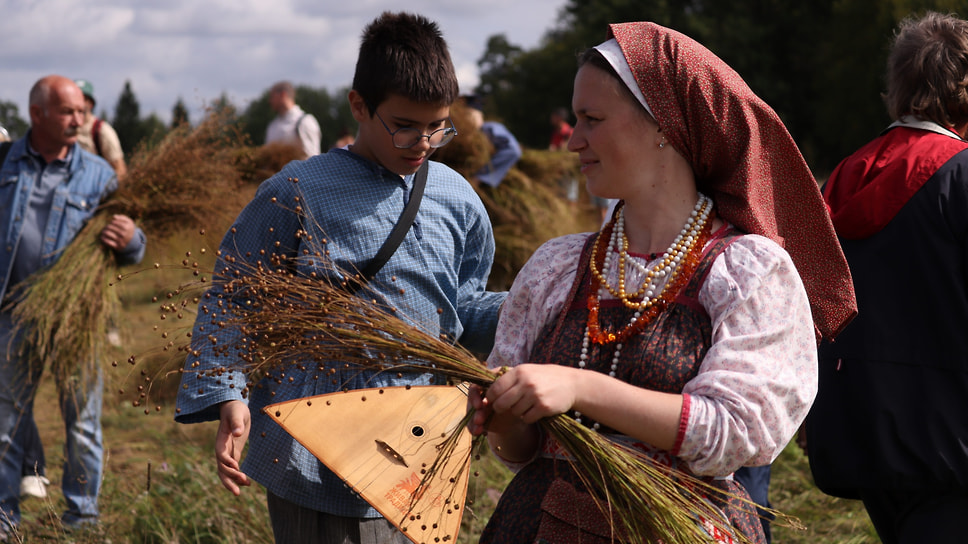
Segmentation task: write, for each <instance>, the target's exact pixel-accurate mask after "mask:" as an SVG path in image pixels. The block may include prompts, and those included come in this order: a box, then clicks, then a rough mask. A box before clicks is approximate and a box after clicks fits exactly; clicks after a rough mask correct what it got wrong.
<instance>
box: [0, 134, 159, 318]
mask: <svg viewBox="0 0 968 544" xmlns="http://www.w3.org/2000/svg"><path fill="white" fill-rule="evenodd" d="M28 137H29V133H28V136H26V137H24V138H21V139H20V140H17V141H16V142H13V145H12V146H11V147H10V149H9V151H8V153H7V158H6V160H5V161H4V163H3V165H0V243H2V245H0V273H2V274H3V275H2V276H0V300H3V298H4V297H5V296H6V294H7V289H8V288H9V287H10V285H9V282H10V274H11V271H12V270H13V259H14V257H15V256H16V254H17V246H18V244H19V243H20V238H21V234H22V231H23V226H24V223H23V218H24V215H25V211H26V207H27V205H28V203H29V199H30V192H31V190H32V188H33V184H34V178H35V176H36V174H37V168H38V165H37V163H36V161H35V160H34V159H33V158H32V157H30V156H29V155H28V153H27V138H28ZM71 156H72V158H71V162H70V167H69V170H70V178H69V180H68V181H67V183H65V184H63V185H61V186H60V187H58V188H57V189H56V191H55V194H54V202H53V204H52V206H51V210H50V216H49V217H48V220H47V230H46V231H45V232H44V238H43V239H44V247H43V248H42V251H41V254H42V255H44V258H43V266H44V267H47V266H50V265H51V264H52V263H54V262H55V261H56V260H57V258H58V257H59V256H60V254H61V250H63V249H64V248H65V247H66V246H67V245H68V244H70V243H71V241H72V240H74V237H75V236H77V233H78V232H80V230H81V229H82V228H83V227H84V225H85V224H86V223H87V221H88V220H89V219H90V218H91V217H92V216H93V215H94V212H95V211H96V210H97V207H98V205H99V204H100V203H101V201H102V200H104V199H105V198H107V196H108V195H110V194H111V193H112V192H114V191H115V190H116V189H117V188H118V179H117V177H115V175H114V170H113V169H112V168H111V166H110V165H109V164H108V163H107V162H105V161H104V160H102V159H101V158H100V157H98V156H96V155H93V154H91V153H88V152H87V151H84V150H82V149H81V147H80V145H78V144H74V150H73V153H72V155H71ZM144 252H145V235H144V232H142V231H141V229H138V230H137V232H136V233H135V236H134V238H133V239H132V241H131V243H130V244H128V247H127V248H125V250H123V251H121V252H116V255H117V257H118V262H119V263H121V264H134V263H137V262H140V261H141V259H142V257H144Z"/></svg>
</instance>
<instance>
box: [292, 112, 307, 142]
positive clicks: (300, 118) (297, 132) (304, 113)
mask: <svg viewBox="0 0 968 544" xmlns="http://www.w3.org/2000/svg"><path fill="white" fill-rule="evenodd" d="M307 115H309V113H306V112H303V114H302V115H300V116H299V120H298V121H296V128H295V129H294V130H295V131H296V137H297V138H298V137H299V125H301V124H302V122H303V119H305V118H306V116H307Z"/></svg>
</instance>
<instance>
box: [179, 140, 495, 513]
mask: <svg viewBox="0 0 968 544" xmlns="http://www.w3.org/2000/svg"><path fill="white" fill-rule="evenodd" d="M413 178H414V176H412V175H411V176H407V177H405V178H404V177H401V176H398V175H396V174H393V173H392V172H390V171H388V170H386V169H384V168H383V167H381V166H379V165H377V164H375V163H373V162H370V161H368V160H366V159H364V158H362V157H360V156H358V155H356V154H354V153H352V152H350V151H347V150H343V149H334V150H330V151H329V152H327V153H324V154H322V155H316V156H314V157H311V158H309V159H307V160H305V161H294V162H292V163H289V165H287V166H286V167H285V168H283V170H282V171H281V172H279V173H278V174H276V175H275V176H273V177H271V178H269V179H268V180H266V181H265V182H264V183H263V184H262V185H261V186H260V187H259V190H258V192H257V193H256V196H255V198H254V199H253V200H252V202H250V203H249V204H248V205H247V206H246V208H245V209H244V210H243V211H242V213H241V214H240V215H239V217H238V218H237V219H236V221H235V224H234V225H233V227H232V229H230V230H229V232H228V233H227V234H226V236H225V238H224V239H223V241H222V244H221V248H220V249H221V251H222V254H221V255H222V258H221V259H220V261H219V263H218V264H217V265H216V266H217V267H218V268H217V270H221V267H222V266H225V264H226V261H225V260H224V259H225V257H226V256H234V257H235V258H237V259H239V260H247V261H248V262H254V261H257V260H260V259H261V260H263V261H265V260H268V256H267V255H266V254H267V253H279V254H284V255H286V256H289V257H295V256H297V255H302V254H303V250H310V251H312V250H314V249H317V246H318V244H319V241H322V240H325V249H326V250H328V254H329V258H330V259H331V260H332V262H333V264H334V265H336V266H337V267H338V268H339V269H341V270H357V269H360V268H362V267H363V266H365V263H366V262H368V261H369V260H370V259H372V258H373V256H374V255H376V253H377V251H378V250H379V248H380V246H381V245H382V244H383V242H384V241H385V240H386V238H387V236H388V235H389V233H390V231H391V230H392V228H393V226H394V225H395V224H396V222H397V220H398V219H399V217H400V213H401V212H402V210H403V207H404V205H405V202H406V201H407V199H408V198H409V195H410V190H411V188H412V183H413ZM293 180H298V182H294V181H293ZM297 197H299V201H300V202H299V204H300V205H301V206H302V209H303V210H305V212H304V214H306V215H308V216H310V217H309V219H308V220H306V221H302V222H301V221H300V217H299V215H298V214H297V213H295V212H293V211H292V209H293V208H294V207H295V203H296V198H297ZM303 228H305V229H306V230H307V231H309V232H308V234H309V237H307V236H305V235H302V236H299V235H297V233H298V232H299V230H300V229H303ZM310 237H311V238H312V239H313V240H315V241H316V242H308V241H307V240H309V239H310ZM493 256H494V237H493V233H492V230H491V225H490V221H489V219H488V216H487V212H486V210H485V209H484V206H483V204H482V203H481V201H480V199H479V198H478V197H477V195H476V193H475V192H474V190H473V189H472V188H471V186H470V185H469V184H468V183H467V181H466V180H465V179H464V178H463V177H461V176H460V174H458V173H457V172H455V171H453V170H451V169H450V168H448V167H447V166H445V165H443V164H440V163H436V162H431V163H430V165H429V172H428V178H427V186H426V189H425V193H424V196H423V200H422V202H421V204H420V209H419V212H418V214H417V219H416V220H415V222H414V225H413V227H412V228H411V229H410V231H409V232H408V233H407V236H406V237H405V238H404V240H403V242H402V243H401V244H400V247H399V248H398V249H397V251H396V253H394V254H393V256H392V257H391V258H390V260H389V261H388V262H387V264H386V265H385V266H384V267H383V268H382V269H381V270H380V272H378V273H377V275H376V276H375V277H374V278H373V281H372V282H371V285H372V286H373V287H375V288H377V289H378V290H379V293H380V294H381V295H382V297H383V300H382V301H381V302H383V303H385V304H387V305H388V306H390V307H393V308H398V309H399V310H400V311H399V314H400V315H402V316H404V317H405V318H408V319H409V320H410V321H411V322H413V323H415V324H419V325H420V326H422V327H424V328H425V329H427V330H429V331H430V332H433V333H435V334H436V333H443V334H446V335H447V336H448V337H449V338H455V339H460V341H461V343H462V344H463V345H465V346H467V347H468V348H471V349H475V350H478V351H481V352H487V351H489V350H490V347H491V345H492V343H493V339H494V331H495V328H496V326H497V310H498V307H499V306H500V304H501V302H503V300H504V298H505V295H506V293H488V292H486V291H485V286H486V283H487V277H488V274H489V273H490V268H491V263H492V260H493ZM310 271H311V265H309V264H308V263H306V262H305V261H300V264H299V272H301V273H308V272H310ZM381 286H392V288H386V287H382V288H381ZM212 289H213V292H214V293H216V294H217V293H219V292H220V285H219V284H218V282H215V283H214V284H213V287H212ZM209 300H214V299H209ZM204 306H205V304H204V302H203V303H202V304H200V305H199V314H198V317H197V318H196V322H195V329H194V331H193V346H192V347H193V350H198V353H199V355H198V356H197V357H195V356H191V357H189V358H188V359H187V360H186V370H188V372H186V373H185V374H183V377H182V383H183V385H184V387H181V388H179V394H178V401H177V406H178V410H177V412H176V416H175V419H176V421H179V422H182V423H193V422H199V421H208V420H215V419H218V417H219V413H218V404H219V403H222V402H224V401H228V400H247V402H248V403H249V408H250V411H251V416H252V427H251V431H250V434H249V449H248V453H247V455H246V458H245V460H244V462H243V465H242V469H243V471H244V472H246V474H248V475H249V476H250V477H252V478H253V479H254V480H256V481H257V482H259V483H261V484H262V485H264V486H265V487H266V488H267V489H268V490H269V491H270V492H271V493H273V494H275V495H278V496H279V497H282V498H284V499H286V500H288V501H290V502H293V503H295V504H298V505H300V506H303V507H306V508H311V509H314V510H317V511H323V512H328V513H331V514H336V515H340V516H347V517H378V516H379V513H377V511H376V510H375V509H373V508H372V507H370V506H369V505H368V504H367V503H366V502H365V501H363V500H362V499H360V498H359V497H357V496H356V495H355V494H353V493H352V492H351V491H349V490H348V488H347V487H346V486H345V485H344V484H343V483H342V482H341V481H340V480H339V478H337V477H336V476H335V475H334V474H333V473H331V472H330V471H329V470H328V469H327V468H326V467H325V466H324V465H323V464H322V463H320V462H319V461H318V460H317V459H316V458H315V457H314V456H313V455H312V454H311V453H309V452H308V451H307V450H306V449H305V448H303V447H302V446H301V445H300V444H298V443H297V442H296V441H295V440H294V439H293V438H292V437H291V436H289V435H288V434H287V433H286V432H285V431H283V430H282V428H281V427H279V426H278V425H277V424H276V423H275V422H273V421H272V420H271V419H270V418H269V417H268V416H266V415H264V414H262V412H261V409H262V408H263V407H264V406H266V405H268V404H273V403H277V402H282V401H285V400H290V399H295V398H303V397H308V396H313V395H320V394H324V393H331V392H334V391H337V390H340V389H343V388H344V387H348V388H350V389H355V388H361V387H386V386H395V385H406V384H429V383H430V377H429V376H428V375H421V376H416V377H415V376H406V377H398V376H397V375H396V374H394V373H381V374H378V375H375V376H374V375H372V374H370V373H364V374H360V373H359V372H358V371H348V372H347V371H340V369H339V365H338V362H333V363H332V364H331V365H327V366H331V367H332V368H334V369H335V370H336V372H335V374H332V375H331V374H328V373H326V374H325V378H323V377H320V378H319V379H314V375H318V374H323V373H321V372H314V370H313V369H314V368H315V366H316V364H314V365H307V366H309V367H310V369H309V370H306V371H300V370H298V369H296V368H292V369H289V370H287V372H286V376H287V379H286V380H285V382H284V383H282V384H279V383H277V382H276V381H275V380H274V379H268V378H267V379H263V380H262V381H261V382H258V383H256V384H255V386H254V387H252V388H251V389H250V390H249V391H250V393H249V397H248V399H243V398H242V389H244V388H245V385H246V384H245V379H244V377H243V376H242V375H241V373H239V372H234V373H220V375H219V376H218V377H217V378H211V377H207V376H203V377H201V378H199V377H198V376H199V375H201V374H200V373H202V374H204V373H205V372H206V370H211V369H213V368H219V367H229V368H231V367H232V366H233V365H240V364H241V363H240V362H239V361H236V360H233V359H231V357H230V358H229V360H227V359H226V355H220V354H224V353H227V352H225V351H221V352H218V351H217V349H219V348H216V347H215V345H214V344H213V343H212V342H210V341H209V340H208V336H209V335H210V334H216V335H217V338H218V344H217V345H218V346H222V347H224V346H226V345H234V342H236V341H237V340H238V336H237V335H238V333H237V331H230V330H225V329H219V330H218V332H214V331H215V330H216V329H215V328H214V327H212V325H211V323H212V317H211V316H209V315H208V314H206V313H205V311H206V308H205V307H204ZM210 310H211V308H210ZM206 327H207V328H206ZM235 368H240V367H239V366H236V367H235ZM290 379H291V381H290ZM323 432H325V430H323ZM335 438H337V437H334V439H335Z"/></svg>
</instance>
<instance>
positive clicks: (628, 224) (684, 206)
mask: <svg viewBox="0 0 968 544" xmlns="http://www.w3.org/2000/svg"><path fill="white" fill-rule="evenodd" d="M698 199H699V194H698V193H697V192H696V189H695V187H694V186H691V185H685V186H684V187H683V188H682V189H680V190H676V191H671V192H669V193H668V194H665V195H655V196H653V197H652V198H649V199H648V200H644V201H626V202H625V210H624V213H625V234H626V236H627V238H628V241H629V251H630V252H632V253H641V254H649V253H659V254H661V253H663V252H665V250H667V249H668V248H669V246H670V245H671V244H672V243H673V241H674V240H675V239H676V236H678V235H679V233H680V232H681V231H682V228H683V226H684V225H685V223H686V220H687V219H688V218H689V214H690V213H692V211H693V209H694V208H695V206H696V202H697V201H698Z"/></svg>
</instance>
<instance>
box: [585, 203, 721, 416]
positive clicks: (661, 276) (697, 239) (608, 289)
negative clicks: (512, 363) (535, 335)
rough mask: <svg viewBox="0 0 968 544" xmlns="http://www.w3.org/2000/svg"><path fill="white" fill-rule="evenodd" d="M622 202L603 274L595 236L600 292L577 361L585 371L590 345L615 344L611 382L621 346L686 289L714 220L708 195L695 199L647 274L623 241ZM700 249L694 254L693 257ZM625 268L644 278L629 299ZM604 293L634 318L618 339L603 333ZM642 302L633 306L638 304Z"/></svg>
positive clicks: (594, 257) (591, 306) (595, 269)
mask: <svg viewBox="0 0 968 544" xmlns="http://www.w3.org/2000/svg"><path fill="white" fill-rule="evenodd" d="M624 204H625V203H624V202H622V203H620V204H619V206H620V207H619V209H618V211H617V212H616V217H615V219H614V220H613V222H612V224H611V225H609V226H610V227H611V234H610V236H609V241H608V245H607V247H606V248H605V256H604V259H603V260H602V268H601V272H599V270H598V266H597V263H596V260H597V256H598V250H599V246H600V242H601V240H602V235H603V234H604V233H605V230H607V227H606V229H603V230H602V232H600V233H599V235H598V239H596V240H595V247H594V248H593V251H592V256H591V262H590V268H591V272H592V277H593V279H594V280H595V281H596V282H597V283H598V288H597V289H595V285H594V284H593V285H592V293H591V294H590V295H589V297H588V321H587V323H586V325H585V333H584V335H583V336H582V343H581V353H580V354H579V356H578V368H579V369H584V368H585V366H586V365H587V363H588V356H589V348H590V346H591V343H592V342H594V343H596V344H606V343H611V342H616V343H615V351H614V352H613V354H612V362H611V367H610V368H609V372H608V375H609V376H611V377H613V378H614V377H615V373H616V370H617V369H618V365H619V360H620V357H621V354H622V347H623V342H624V341H625V340H627V339H628V338H629V337H631V336H632V335H634V334H637V333H638V332H639V331H641V330H642V329H643V328H644V327H645V325H646V324H648V323H649V322H650V321H652V319H654V318H655V316H657V315H658V314H659V313H661V312H662V311H663V310H664V309H665V307H666V306H667V305H668V303H669V301H671V300H673V299H674V298H675V296H676V295H678V293H679V291H681V290H682V288H683V287H685V284H686V281H687V280H688V279H689V278H691V277H692V273H693V272H694V271H695V269H696V267H697V266H698V265H699V258H700V255H701V253H702V248H703V247H704V246H705V245H706V242H707V241H708V239H709V234H710V230H711V226H712V221H710V220H709V219H710V217H711V215H712V208H713V201H712V199H711V198H709V197H707V196H706V195H704V194H702V193H699V200H698V201H697V202H696V205H695V207H693V210H692V211H691V212H690V214H689V217H688V218H687V219H686V223H685V225H683V227H682V230H680V232H679V235H678V236H677V237H676V239H675V240H673V242H672V244H671V245H670V246H669V248H668V249H667V250H666V252H665V253H664V254H663V255H662V257H661V258H660V259H659V260H658V261H659V264H658V265H656V266H655V267H653V268H649V267H648V266H646V265H643V264H641V263H639V262H638V261H636V260H635V259H634V258H630V257H629V255H628V246H629V243H628V238H627V237H626V236H625V208H624ZM697 248H698V251H695V250H696V249H697ZM616 253H617V254H618V257H617V260H618V263H617V266H618V287H617V288H613V287H612V286H611V285H610V284H609V283H608V273H609V268H610V265H611V262H612V260H613V255H615V254H616ZM626 263H631V264H632V265H633V266H634V267H635V268H636V269H638V270H639V272H641V273H642V274H643V275H644V276H645V279H644V280H643V283H642V286H641V287H640V288H639V289H638V290H637V291H636V292H635V293H632V294H631V295H630V294H628V293H627V292H626V289H625V279H626ZM663 280H665V283H664V284H663V285H662V288H661V289H659V292H658V294H656V293H655V290H656V286H657V284H658V283H659V282H660V281H663ZM606 293H610V294H611V295H612V296H614V297H615V298H617V299H619V300H621V301H622V303H623V304H624V305H625V306H626V307H627V308H630V309H634V310H635V313H634V314H633V315H632V318H631V319H630V320H629V324H628V325H626V326H625V327H624V328H623V329H622V330H621V331H618V332H617V333H613V332H608V331H602V330H601V326H600V324H599V320H598V312H599V308H600V304H599V302H600V300H601V298H602V297H603V296H605V294H606ZM640 298H641V300H638V301H637V300H636V299H640ZM574 414H575V420H576V421H577V422H578V423H581V412H579V411H577V410H575V412H574ZM599 427H600V425H599V424H598V422H595V423H594V424H593V425H592V428H593V429H594V430H598V429H599Z"/></svg>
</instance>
